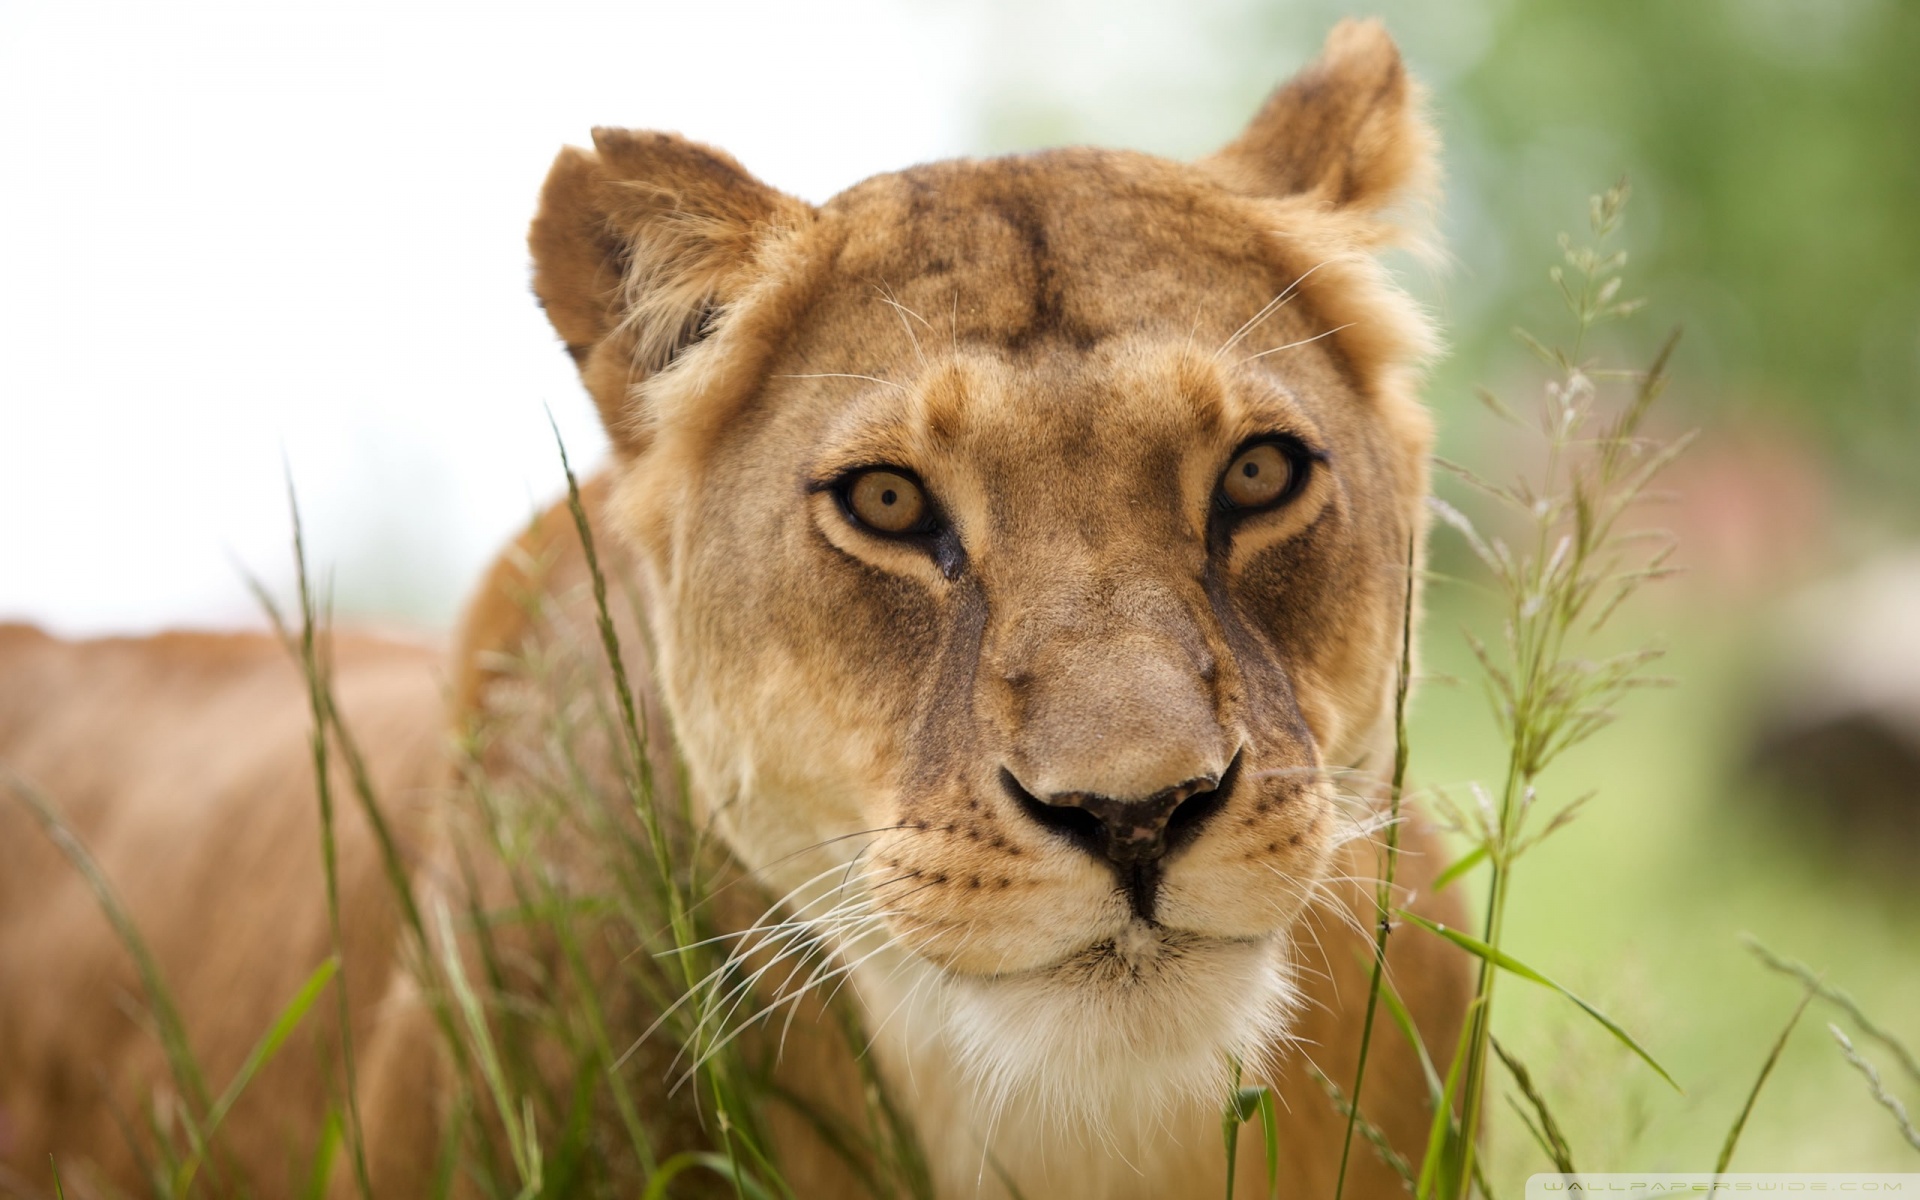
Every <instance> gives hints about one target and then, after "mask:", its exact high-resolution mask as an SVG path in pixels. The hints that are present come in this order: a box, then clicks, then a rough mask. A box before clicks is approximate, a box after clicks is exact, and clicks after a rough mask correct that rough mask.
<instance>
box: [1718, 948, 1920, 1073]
mask: <svg viewBox="0 0 1920 1200" xmlns="http://www.w3.org/2000/svg"><path fill="white" fill-rule="evenodd" d="M1740 940H1741V941H1742V942H1744V943H1746V947H1747V949H1749V950H1751V951H1753V953H1754V956H1755V957H1756V958H1758V959H1759V960H1760V961H1761V962H1763V963H1765V964H1766V965H1767V967H1768V968H1769V969H1771V970H1775V971H1778V972H1780V973H1781V974H1783V975H1791V976H1793V977H1794V978H1795V979H1798V980H1799V981H1800V982H1801V983H1804V984H1806V985H1807V986H1808V987H1810V988H1813V989H1814V990H1815V991H1817V992H1819V993H1820V997H1821V999H1823V1000H1825V1001H1826V1002H1827V1003H1829V1004H1832V1005H1834V1006H1835V1007H1836V1008H1838V1009H1840V1011H1842V1012H1844V1013H1846V1014H1847V1016H1849V1017H1851V1018H1853V1023H1854V1024H1855V1025H1858V1026H1859V1027H1860V1032H1862V1033H1864V1034H1866V1035H1867V1036H1868V1037H1870V1038H1872V1039H1873V1040H1874V1041H1876V1042H1879V1043H1880V1044H1881V1045H1882V1046H1885V1047H1886V1048H1887V1049H1888V1050H1890V1051H1892V1052H1893V1056H1894V1058H1895V1059H1897V1060H1898V1061H1899V1063H1900V1067H1901V1069H1902V1070H1904V1071H1905V1072H1906V1073H1907V1075H1908V1076H1909V1077H1910V1078H1912V1080H1913V1081H1914V1082H1915V1083H1920V1058H1916V1057H1915V1056H1914V1053H1913V1051H1912V1050H1909V1049H1908V1048H1907V1045H1906V1043H1904V1042H1902V1041H1901V1040H1900V1039H1899V1038H1897V1037H1895V1036H1894V1035H1893V1033H1892V1032H1890V1031H1889V1030H1887V1029H1885V1028H1883V1027H1882V1026H1880V1025H1878V1024H1876V1023H1875V1022H1874V1020H1873V1018H1872V1017H1869V1016H1868V1015H1867V1014H1866V1013H1865V1012H1864V1011H1862V1010H1861V1008H1860V1005H1859V1004H1858V1003H1857V1002H1856V1001H1855V1000H1854V998H1853V997H1852V996H1850V995H1848V994H1847V993H1846V992H1843V991H1841V990H1840V989H1839V988H1837V987H1833V986H1831V985H1830V984H1828V983H1826V982H1825V981H1824V980H1822V979H1821V978H1820V977H1819V976H1818V975H1816V974H1815V973H1814V970H1813V968H1812V967H1809V966H1808V965H1807V964H1805V963H1803V962H1799V961H1796V960H1794V959H1791V958H1782V957H1781V956H1780V955H1778V954H1775V953H1774V952H1773V951H1772V950H1770V949H1768V948H1767V947H1766V945H1765V944H1764V943H1762V942H1761V941H1760V939H1759V938H1757V937H1754V936H1753V935H1752V934H1750V933H1743V934H1741V935H1740Z"/></svg>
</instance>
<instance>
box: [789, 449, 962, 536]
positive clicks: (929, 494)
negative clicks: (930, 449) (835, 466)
mask: <svg viewBox="0 0 1920 1200" xmlns="http://www.w3.org/2000/svg"><path fill="white" fill-rule="evenodd" d="M875 471H885V472H887V473H888V474H889V475H898V476H900V478H902V479H904V480H906V481H907V482H908V483H911V484H912V485H913V486H915V487H917V488H919V489H920V498H921V500H922V502H924V503H925V505H926V511H925V512H923V513H921V514H920V520H919V521H917V522H915V523H914V524H913V525H912V526H910V527H909V528H906V529H900V530H887V529H880V528H877V527H875V526H873V525H869V524H868V523H867V522H865V521H863V520H861V519H860V514H859V513H858V512H855V511H854V507H853V485H854V484H855V483H857V482H859V480H860V477H861V476H862V475H870V474H872V473H873V472H875ZM814 490H816V491H820V490H825V491H830V492H832V493H833V498H834V501H835V502H836V503H837V504H839V506H840V512H841V515H843V516H844V517H846V518H847V520H848V521H850V522H852V523H853V525H854V526H855V527H856V528H858V529H859V530H860V531H861V532H863V533H869V534H872V535H873V536H874V537H880V538H891V539H893V540H895V541H913V540H914V539H916V538H926V537H931V536H932V535H934V534H936V533H939V532H940V530H941V529H943V528H945V526H946V517H945V516H944V515H943V514H942V513H941V511H940V505H939V504H938V503H936V502H935V500H934V498H933V491H932V489H930V488H928V487H927V485H926V482H925V481H924V480H922V479H921V478H920V475H919V473H918V472H916V471H913V470H910V469H909V468H907V467H896V466H894V465H893V464H892V463H868V464H866V465H864V466H859V467H854V468H852V469H850V470H846V471H842V472H840V474H838V475H836V476H834V477H833V478H832V479H831V480H829V481H828V482H827V483H826V484H825V485H824V486H822V485H815V489H814Z"/></svg>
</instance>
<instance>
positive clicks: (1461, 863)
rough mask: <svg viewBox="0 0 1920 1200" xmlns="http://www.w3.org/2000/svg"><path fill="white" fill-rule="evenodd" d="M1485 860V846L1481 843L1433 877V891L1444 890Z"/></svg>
mask: <svg viewBox="0 0 1920 1200" xmlns="http://www.w3.org/2000/svg"><path fill="white" fill-rule="evenodd" d="M1486 860H1487V847H1486V845H1485V844H1484V843H1483V844H1481V845H1479V846H1475V847H1474V848H1473V849H1471V850H1469V851H1467V852H1466V853H1465V854H1462V855H1461V856H1460V857H1459V858H1457V859H1455V860H1454V861H1453V864H1452V865H1451V866H1449V867H1448V868H1447V869H1446V870H1444V871H1442V872H1440V874H1438V875H1436V876H1434V879H1433V890H1434V891H1436V892H1439V891H1444V890H1446V886H1447V885H1448V884H1450V883H1452V882H1453V881H1454V880H1456V879H1458V878H1460V877H1461V876H1462V875H1465V874H1466V873H1467V872H1468V871H1471V870H1473V869H1474V868H1475V867H1477V866H1479V865H1480V864H1481V863H1483V862H1485V861H1486Z"/></svg>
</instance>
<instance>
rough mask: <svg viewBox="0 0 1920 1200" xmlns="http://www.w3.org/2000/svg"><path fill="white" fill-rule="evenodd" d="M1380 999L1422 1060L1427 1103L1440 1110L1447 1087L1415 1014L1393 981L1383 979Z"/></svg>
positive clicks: (1421, 1065)
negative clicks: (1417, 1025)
mask: <svg viewBox="0 0 1920 1200" xmlns="http://www.w3.org/2000/svg"><path fill="white" fill-rule="evenodd" d="M1380 999H1382V1000H1384V1001H1385V1002H1386V1005H1387V1013H1388V1015H1389V1016H1391V1017H1392V1018H1393V1023H1394V1025H1395V1026H1397V1027H1398V1028H1399V1030H1400V1035H1401V1036H1402V1037H1404V1038H1406V1039H1407V1044H1408V1045H1410V1046H1412V1047H1413V1052H1414V1053H1415V1054H1416V1055H1418V1056H1419V1058H1420V1073H1421V1075H1422V1076H1424V1077H1425V1078H1426V1081H1427V1103H1428V1104H1430V1105H1432V1106H1433V1107H1434V1109H1436V1110H1438V1109H1439V1108H1440V1102H1441V1101H1442V1100H1443V1099H1445V1097H1446V1085H1445V1084H1444V1083H1442V1082H1441V1080H1440V1072H1439V1071H1437V1070H1436V1069H1434V1065H1433V1055H1431V1054H1428V1053H1427V1044H1426V1042H1424V1041H1422V1040H1421V1039H1420V1031H1419V1029H1417V1028H1415V1026H1414V1024H1413V1014H1412V1013H1411V1012H1408V1011H1407V1002H1406V1001H1405V1000H1403V999H1401V998H1400V989H1399V988H1396V987H1394V986H1393V980H1391V979H1383V980H1381V986H1380Z"/></svg>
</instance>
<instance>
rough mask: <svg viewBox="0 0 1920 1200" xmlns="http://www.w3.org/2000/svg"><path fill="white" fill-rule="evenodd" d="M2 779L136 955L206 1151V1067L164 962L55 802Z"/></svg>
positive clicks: (187, 1114) (199, 1145) (171, 1068)
mask: <svg viewBox="0 0 1920 1200" xmlns="http://www.w3.org/2000/svg"><path fill="white" fill-rule="evenodd" d="M0 783H4V784H5V785H6V786H7V789H8V790H9V791H11V792H12V793H13V794H14V795H15V797H17V798H18V799H19V800H20V802H21V803H22V804H24V805H25V806H26V808H27V811H28V812H30V813H32V814H33V818H34V820H35V821H36V822H38V823H39V825H40V829H41V831H42V832H43V833H45V834H46V836H47V840H48V841H50V842H52V843H53V845H54V848H55V849H57V850H59V851H60V853H61V854H62V855H64V856H65V857H66V860H67V861H68V862H69V863H71V864H73V868H74V870H76V871H78V872H79V873H80V878H81V879H82V880H83V881H85V883H86V885H87V889H88V890H89V891H91V892H92V893H93V898H94V902H95V903H96V904H98V905H99V906H100V911H101V913H102V914H103V915H104V916H105V917H106V918H107V923H108V924H109V925H111V926H112V927H113V932H114V936H115V937H116V938H118V939H119V941H120V944H121V946H122V947H124V948H125V949H126V951H127V956H128V957H129V958H131V959H133V966H134V970H135V972H136V973H138V975H139V976H140V989H141V991H143V992H145V993H146V997H147V1004H148V1007H149V1008H150V1009H151V1010H152V1013H153V1023H154V1029H155V1032H156V1033H157V1035H158V1036H159V1039H160V1047H161V1049H162V1050H163V1051H164V1052H165V1054H166V1059H167V1070H168V1072H169V1073H170V1074H171V1075H172V1076H173V1082H174V1086H176V1087H178V1088H179V1089H180V1091H181V1093H182V1095H183V1096H184V1097H185V1098H186V1101H187V1103H186V1105H185V1106H184V1107H183V1109H182V1111H181V1113H180V1117H181V1121H182V1123H183V1125H184V1126H185V1131H186V1134H187V1139H188V1143H189V1145H190V1147H191V1149H192V1151H193V1152H194V1153H196V1154H203V1153H205V1151H206V1140H205V1138H204V1137H202V1136H201V1133H200V1124H199V1118H198V1116H197V1115H196V1114H202V1113H205V1112H206V1111H207V1106H208V1099H207V1096H208V1092H207V1082H206V1076H205V1074H204V1073H202V1071H201V1070H200V1061H199V1059H198V1058H196V1057H195V1056H194V1053H193V1047H192V1045H191V1044H189V1042H188V1041H187V1027H186V1023H185V1022H184V1021H183V1020H181V1017H180V1010H179V1008H178V1007H177V1006H176V1005H175V1004H174V1002H173V993H172V991H171V990H170V989H169V988H168V987H167V982H166V979H165V977H164V976H162V975H161V973H160V964H159V962H158V960H156V959H155V958H154V957H153V951H152V950H151V949H150V948H149V947H148V946H147V940H146V938H144V937H142V936H141V934H140V927H139V926H138V925H137V924H135V923H134V920H133V917H132V916H131V915H130V914H129V913H128V912H127V910H126V908H125V906H123V905H122V904H121V903H120V897H119V895H118V894H117V893H116V892H115V891H114V890H113V885H112V884H111V883H110V882H108V880H107V874H106V872H105V871H104V870H102V869H101V867H100V863H99V861H98V860H96V859H95V858H94V857H93V854H92V852H91V851H89V850H88V849H87V847H86V845H85V843H83V842H81V840H80V838H79V837H78V835H76V834H75V833H74V832H73V830H72V828H70V827H69V826H68V825H67V823H66V821H65V819H63V818H62V817H61V816H60V814H59V812H58V811H57V810H55V808H54V806H53V803H52V801H50V800H49V799H48V798H47V797H46V796H45V795H44V794H42V793H41V791H40V789H39V788H37V787H35V786H33V785H32V784H31V783H29V782H27V781H26V780H25V779H22V778H21V777H20V776H18V775H16V774H14V773H13V772H12V771H11V770H9V769H7V768H6V767H4V766H0Z"/></svg>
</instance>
